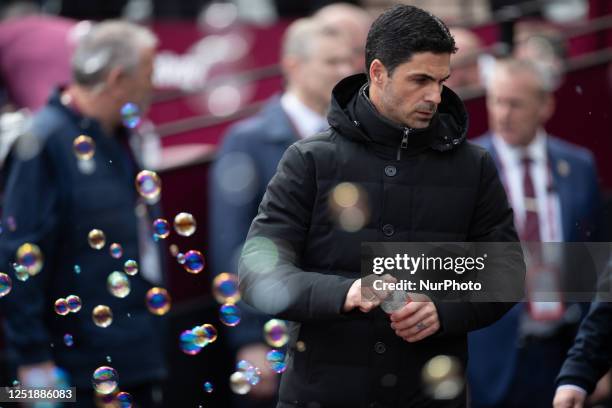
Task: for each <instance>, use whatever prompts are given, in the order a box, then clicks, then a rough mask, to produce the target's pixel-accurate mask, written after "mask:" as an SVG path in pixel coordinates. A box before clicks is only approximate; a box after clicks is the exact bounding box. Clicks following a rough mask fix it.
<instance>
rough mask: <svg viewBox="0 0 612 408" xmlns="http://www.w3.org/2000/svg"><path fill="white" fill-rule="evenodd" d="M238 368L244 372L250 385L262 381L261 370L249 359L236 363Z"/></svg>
mask: <svg viewBox="0 0 612 408" xmlns="http://www.w3.org/2000/svg"><path fill="white" fill-rule="evenodd" d="M236 370H237V371H240V372H242V373H244V375H245V377H246V379H247V381H248V382H249V384H250V385H257V384H259V381H261V370H260V369H259V367H255V366H254V365H253V364H252V363H251V362H249V361H247V360H240V361H239V362H238V363H236Z"/></svg>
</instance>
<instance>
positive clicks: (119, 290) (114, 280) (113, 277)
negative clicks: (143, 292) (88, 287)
mask: <svg viewBox="0 0 612 408" xmlns="http://www.w3.org/2000/svg"><path fill="white" fill-rule="evenodd" d="M106 287H107V288H108V291H109V292H110V293H111V294H112V295H113V296H115V297H118V298H124V297H126V296H127V295H129V294H130V290H131V287H130V280H129V279H128V277H127V275H126V274H125V273H123V272H118V271H115V272H113V273H111V274H110V275H108V278H107V279H106Z"/></svg>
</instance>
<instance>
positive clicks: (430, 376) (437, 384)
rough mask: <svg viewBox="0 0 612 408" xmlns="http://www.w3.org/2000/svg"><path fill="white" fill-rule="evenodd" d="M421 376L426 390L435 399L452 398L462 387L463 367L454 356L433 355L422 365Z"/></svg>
mask: <svg viewBox="0 0 612 408" xmlns="http://www.w3.org/2000/svg"><path fill="white" fill-rule="evenodd" d="M421 376H422V380H423V383H424V384H425V386H426V392H427V393H428V394H429V395H430V396H431V397H432V398H434V399H437V400H449V399H454V398H456V397H457V396H458V395H459V394H460V393H461V392H462V391H463V388H464V383H465V381H464V376H463V369H462V368H461V363H460V362H459V360H458V359H457V358H456V357H452V356H446V355H439V356H435V357H433V358H432V359H431V360H429V361H428V362H427V363H426V364H425V366H423V369H422V372H421Z"/></svg>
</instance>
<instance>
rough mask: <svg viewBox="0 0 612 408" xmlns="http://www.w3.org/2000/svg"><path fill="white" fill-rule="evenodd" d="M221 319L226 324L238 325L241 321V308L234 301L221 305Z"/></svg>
mask: <svg viewBox="0 0 612 408" xmlns="http://www.w3.org/2000/svg"><path fill="white" fill-rule="evenodd" d="M219 320H221V323H223V324H224V325H226V326H230V327H233V326H236V325H237V324H238V323H240V309H238V306H236V305H235V304H233V303H227V304H225V305H221V307H220V308H219Z"/></svg>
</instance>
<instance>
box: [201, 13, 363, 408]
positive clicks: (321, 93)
mask: <svg viewBox="0 0 612 408" xmlns="http://www.w3.org/2000/svg"><path fill="white" fill-rule="evenodd" d="M352 57H353V55H352V53H351V48H350V45H349V43H348V42H347V40H346V36H345V35H344V33H343V32H341V31H338V30H336V29H334V28H332V27H329V26H327V25H324V24H322V23H321V21H319V20H316V19H300V20H297V21H296V22H294V23H293V24H292V25H291V26H290V27H289V28H288V29H287V32H286V34H285V38H284V40H283V45H282V55H281V66H282V70H283V74H284V77H285V81H286V88H285V91H284V92H283V94H282V95H280V96H275V97H273V98H272V99H271V100H270V101H269V102H268V103H267V104H266V106H265V107H264V108H263V109H262V111H261V112H259V113H258V114H257V115H255V116H254V117H252V118H249V119H247V120H244V121H242V122H239V123H237V124H235V125H234V126H233V127H232V128H231V129H230V130H229V132H228V133H227V135H226V136H225V137H224V139H223V142H222V145H221V147H220V150H219V153H218V156H217V160H216V162H215V163H214V165H213V168H212V177H211V181H210V186H211V192H210V197H211V203H210V208H211V209H210V216H211V219H210V223H211V224H210V225H211V230H210V237H211V243H210V244H211V251H212V252H211V262H212V270H213V273H215V274H218V273H221V272H236V271H237V261H238V258H239V256H240V251H241V249H242V244H243V243H244V240H245V238H246V235H247V232H248V230H249V227H250V225H251V221H252V220H253V218H255V216H256V215H257V207H258V206H259V203H260V201H261V198H262V197H263V194H264V192H265V190H266V186H267V184H268V182H269V181H270V179H271V178H272V176H273V175H274V172H275V171H276V166H277V164H278V162H279V160H280V158H281V156H282V155H283V153H284V152H285V150H286V149H287V147H289V146H290V145H291V144H292V143H294V142H296V141H298V140H300V139H303V138H306V137H309V136H310V135H313V134H315V133H317V132H319V131H321V130H323V129H325V128H327V127H328V126H329V125H328V123H327V120H326V118H325V113H326V111H327V109H328V107H329V104H330V101H331V91H332V88H333V86H334V85H335V84H336V83H337V82H338V81H339V80H340V79H342V78H344V77H345V76H347V75H349V74H351V73H352V72H353V68H352V65H351V63H352ZM240 305H241V310H242V313H243V317H242V322H241V323H240V325H239V326H237V327H236V328H233V329H231V331H230V332H229V341H230V345H231V347H232V349H234V350H235V351H237V360H242V359H245V360H248V361H250V362H252V363H253V364H255V365H256V366H258V367H260V368H262V371H263V376H262V382H261V383H260V384H258V385H257V387H254V388H253V389H252V391H251V393H250V395H251V397H253V398H254V399H258V398H259V399H264V400H267V401H269V399H270V398H271V397H272V396H273V395H274V393H275V391H276V383H277V382H276V378H275V375H276V374H274V373H273V372H272V371H271V370H266V369H265V367H267V365H266V362H265V357H266V352H267V351H268V348H267V347H266V346H265V344H264V343H263V335H262V326H263V323H265V321H266V318H265V317H264V316H263V315H261V314H259V313H255V312H254V311H253V310H252V309H250V308H249V307H248V306H246V305H243V304H240ZM268 405H269V402H268Z"/></svg>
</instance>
